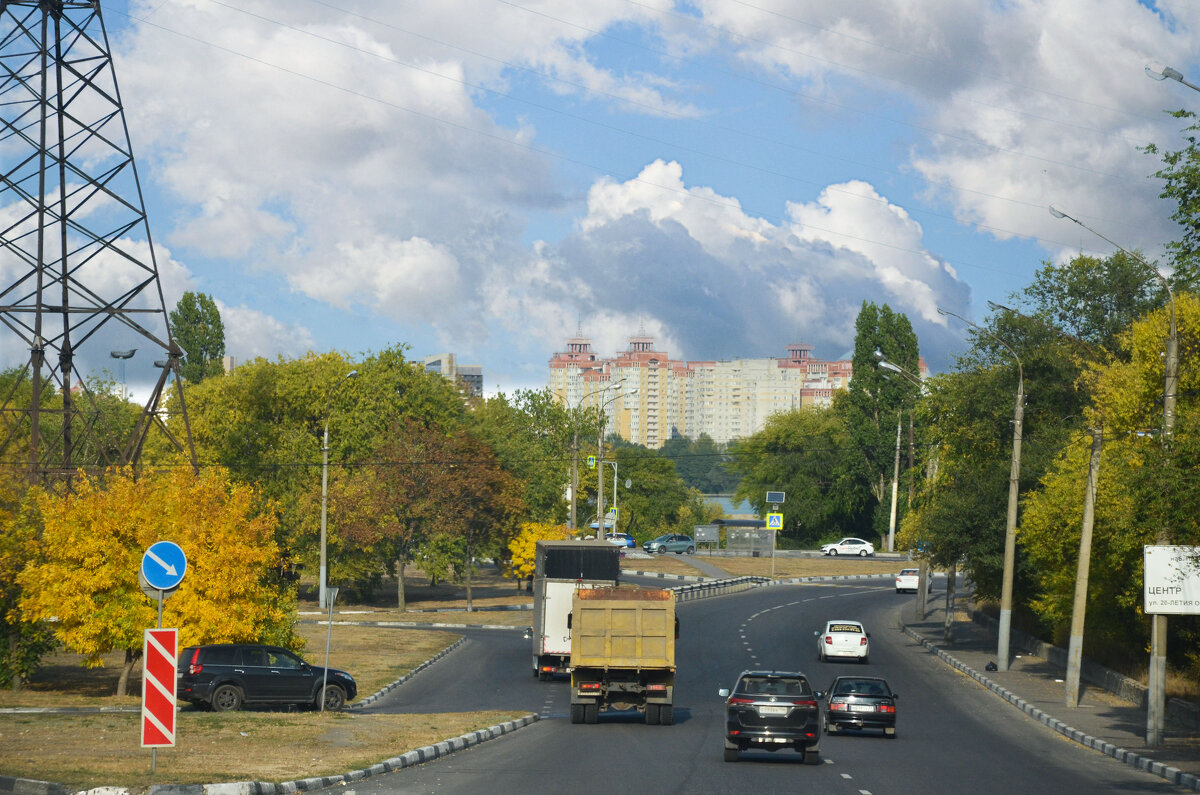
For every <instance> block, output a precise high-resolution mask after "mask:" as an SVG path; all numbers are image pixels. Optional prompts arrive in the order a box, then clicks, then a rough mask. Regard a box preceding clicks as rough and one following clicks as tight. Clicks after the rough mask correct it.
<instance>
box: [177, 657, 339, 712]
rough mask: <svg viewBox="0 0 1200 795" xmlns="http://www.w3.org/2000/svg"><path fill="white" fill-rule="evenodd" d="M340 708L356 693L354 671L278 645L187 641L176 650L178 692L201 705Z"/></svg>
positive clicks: (215, 707)
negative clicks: (320, 662) (189, 643)
mask: <svg viewBox="0 0 1200 795" xmlns="http://www.w3.org/2000/svg"><path fill="white" fill-rule="evenodd" d="M322 690H324V693H325V709H327V710H339V709H341V708H342V706H343V705H345V703H346V702H347V701H349V700H350V699H352V698H354V697H355V696H356V695H358V685H357V684H356V683H355V681H354V677H352V676H351V675H350V674H348V673H346V672H345V671H339V670H337V669H336V668H330V669H329V671H328V674H326V670H325V669H324V668H322V667H320V666H315V665H310V664H309V663H307V662H305V661H304V660H302V659H301V658H300V657H298V656H297V655H296V654H294V653H293V652H290V651H288V650H287V649H284V648H282V647H280V646H264V645H262V644H259V643H218V644H213V645H208V646H189V647H187V648H185V649H184V650H183V651H182V652H181V653H180V655H179V665H178V668H177V670H176V684H175V692H176V697H177V698H178V699H179V700H181V701H188V702H191V703H192V704H194V705H195V706H197V707H200V708H201V709H212V710H213V711H215V712H229V711H232V710H236V709H238V708H240V707H241V706H242V704H300V705H306V706H312V707H314V708H320V706H321V692H322Z"/></svg>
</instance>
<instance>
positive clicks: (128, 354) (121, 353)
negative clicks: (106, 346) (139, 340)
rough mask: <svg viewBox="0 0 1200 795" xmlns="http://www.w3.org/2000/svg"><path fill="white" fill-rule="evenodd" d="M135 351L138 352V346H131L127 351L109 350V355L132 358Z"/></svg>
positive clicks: (116, 357) (115, 357) (117, 357)
mask: <svg viewBox="0 0 1200 795" xmlns="http://www.w3.org/2000/svg"><path fill="white" fill-rule="evenodd" d="M135 353H137V348H130V349H129V350H127V351H109V352H108V355H109V356H111V357H112V358H114V359H132V358H133V355H134V354H135Z"/></svg>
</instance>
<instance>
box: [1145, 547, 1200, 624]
mask: <svg viewBox="0 0 1200 795" xmlns="http://www.w3.org/2000/svg"><path fill="white" fill-rule="evenodd" d="M1143 561H1144V564H1145V577H1144V580H1145V584H1144V585H1143V596H1144V599H1145V601H1144V605H1145V611H1146V613H1147V614H1155V613H1159V614H1170V615H1196V614H1200V547H1182V546H1150V545H1147V546H1146V547H1144V549H1143Z"/></svg>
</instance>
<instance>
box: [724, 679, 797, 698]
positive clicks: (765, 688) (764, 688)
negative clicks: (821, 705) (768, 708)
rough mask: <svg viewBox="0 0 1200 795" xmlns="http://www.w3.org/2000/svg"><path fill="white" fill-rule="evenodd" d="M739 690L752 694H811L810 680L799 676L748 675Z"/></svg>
mask: <svg viewBox="0 0 1200 795" xmlns="http://www.w3.org/2000/svg"><path fill="white" fill-rule="evenodd" d="M738 691H739V692H741V693H745V694H746V695H750V696H807V695H811V691H810V690H809V687H808V680H807V679H804V678H803V677H797V676H788V677H784V676H747V677H745V678H744V679H742V682H741V686H740V687H738Z"/></svg>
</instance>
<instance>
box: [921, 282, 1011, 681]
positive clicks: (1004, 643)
mask: <svg viewBox="0 0 1200 795" xmlns="http://www.w3.org/2000/svg"><path fill="white" fill-rule="evenodd" d="M937 311H938V313H939V314H942V315H950V316H952V317H956V318H958V319H959V320H961V321H962V322H964V323H966V324H967V325H968V326H970V327H971V328H973V329H975V330H976V331H978V332H979V333H980V334H983V335H984V336H987V337H991V338H992V339H993V340H995V341H996V342H997V343H999V344H1000V345H1001V346H1003V347H1004V349H1005V350H1007V351H1008V353H1009V355H1011V356H1012V357H1013V359H1015V360H1016V362H1017V405H1016V408H1015V409H1013V444H1012V467H1011V469H1010V470H1009V475H1008V516H1007V518H1006V520H1005V523H1004V578H1003V581H1002V583H1001V586H1000V631H999V635H1000V638H999V642H998V644H997V646H996V665H997V667H998V668H999V670H1001V671H1007V670H1008V644H1009V636H1010V635H1011V634H1012V591H1013V569H1014V568H1015V564H1016V557H1017V496H1018V493H1019V491H1020V480H1021V423H1022V421H1023V420H1024V418H1025V368H1024V367H1022V366H1021V357H1019V356H1017V352H1016V351H1015V350H1013V348H1012V346H1011V345H1009V344H1008V343H1007V342H1005V341H1004V340H1002V339H1000V338H999V337H997V336H996V335H995V334H993V333H991V332H990V331H988V330H987V329H982V328H980V327H979V326H976V325H975V324H974V323H972V322H971V321H969V320H967V319H966V318H965V317H963V316H962V315H956V314H954V313H953V312H949V311H947V310H945V309H942V308H941V307H940V306H939V307H938V308H937Z"/></svg>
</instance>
